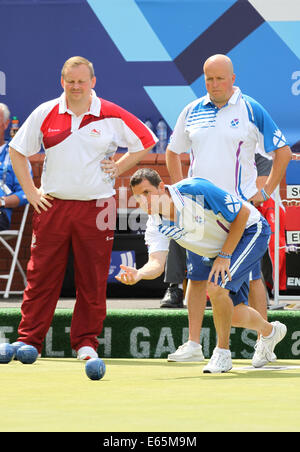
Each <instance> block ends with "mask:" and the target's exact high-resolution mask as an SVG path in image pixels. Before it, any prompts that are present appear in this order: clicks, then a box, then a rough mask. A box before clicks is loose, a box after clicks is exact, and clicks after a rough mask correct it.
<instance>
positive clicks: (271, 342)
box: [252, 321, 287, 367]
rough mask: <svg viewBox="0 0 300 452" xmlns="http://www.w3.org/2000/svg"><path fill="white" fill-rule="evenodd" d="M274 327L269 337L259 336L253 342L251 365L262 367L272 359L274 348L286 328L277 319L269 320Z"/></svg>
mask: <svg viewBox="0 0 300 452" xmlns="http://www.w3.org/2000/svg"><path fill="white" fill-rule="evenodd" d="M271 324H272V325H273V328H274V334H273V336H272V337H270V338H265V337H262V336H261V337H260V339H259V341H258V342H257V343H256V344H255V353H254V355H253V358H252V366H253V367H262V366H264V365H265V364H267V363H268V362H273V361H274V353H273V352H274V348H275V346H276V345H277V344H278V342H280V341H281V340H282V339H283V338H284V336H285V335H286V332H287V328H286V326H285V325H284V324H283V323H280V322H278V321H276V322H271Z"/></svg>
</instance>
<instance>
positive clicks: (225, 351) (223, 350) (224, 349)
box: [216, 347, 231, 355]
mask: <svg viewBox="0 0 300 452" xmlns="http://www.w3.org/2000/svg"><path fill="white" fill-rule="evenodd" d="M216 350H217V351H218V352H221V353H227V354H230V355H231V351H230V350H228V349H227V348H220V347H216Z"/></svg>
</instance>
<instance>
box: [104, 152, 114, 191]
mask: <svg viewBox="0 0 300 452" xmlns="http://www.w3.org/2000/svg"><path fill="white" fill-rule="evenodd" d="M115 151H116V149H115V146H114V145H113V144H110V145H109V146H108V148H107V150H106V151H105V153H104V160H109V159H110V157H113V156H114V154H115ZM114 179H115V178H114V177H111V175H110V174H109V173H103V180H104V182H106V183H112V182H113V181H114Z"/></svg>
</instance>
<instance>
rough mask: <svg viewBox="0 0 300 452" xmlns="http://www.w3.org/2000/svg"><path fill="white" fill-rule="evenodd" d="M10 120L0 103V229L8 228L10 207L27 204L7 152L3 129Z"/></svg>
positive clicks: (8, 113)
mask: <svg viewBox="0 0 300 452" xmlns="http://www.w3.org/2000/svg"><path fill="white" fill-rule="evenodd" d="M9 122H10V112H9V109H8V107H7V105H5V104H3V103H0V230H1V231H3V230H5V229H9V227H10V223H11V216H12V209H13V208H15V207H18V206H22V205H24V204H27V202H28V201H27V199H26V196H25V194H24V192H23V190H22V187H21V185H20V184H19V182H18V179H17V177H16V175H15V173H14V170H13V167H12V165H11V161H10V158H9V153H8V148H9V145H8V142H6V141H5V131H6V130H7V128H8V126H9Z"/></svg>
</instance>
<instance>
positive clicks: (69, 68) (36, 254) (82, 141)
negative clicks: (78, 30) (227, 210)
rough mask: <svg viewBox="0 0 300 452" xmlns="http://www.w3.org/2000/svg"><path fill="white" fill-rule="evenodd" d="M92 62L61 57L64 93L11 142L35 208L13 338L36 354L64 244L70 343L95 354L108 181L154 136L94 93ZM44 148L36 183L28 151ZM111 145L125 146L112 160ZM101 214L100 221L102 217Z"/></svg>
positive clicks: (101, 312) (112, 209)
mask: <svg viewBox="0 0 300 452" xmlns="http://www.w3.org/2000/svg"><path fill="white" fill-rule="evenodd" d="M95 84H96V77H95V75H94V69H93V65H92V63H91V62H89V61H88V60H86V59H85V58H83V57H72V58H70V59H68V60H67V61H66V62H65V64H64V66H63V68H62V76H61V85H62V87H63V89H64V92H63V94H62V95H61V96H60V97H59V98H58V99H54V100H50V101H48V102H45V103H43V104H41V105H40V106H38V107H37V108H36V109H35V110H34V111H33V112H32V113H31V114H30V116H29V117H28V118H27V120H26V121H25V122H24V124H23V125H22V127H21V128H20V130H19V131H18V133H17V134H16V136H15V137H14V138H13V140H12V141H11V143H10V156H11V160H12V164H13V167H14V170H15V172H16V175H17V177H18V180H19V181H20V184H21V186H22V188H23V190H24V192H25V194H26V196H27V199H28V201H29V202H30V203H31V204H32V206H33V207H34V210H35V211H34V216H33V236H32V244H31V258H30V261H29V263H28V269H27V281H28V283H27V287H26V289H25V292H24V299H23V304H22V309H21V311H22V319H21V322H20V325H19V329H18V333H19V337H18V340H19V341H21V342H24V343H26V344H30V345H34V346H35V347H36V348H37V349H38V351H39V352H41V349H42V343H43V340H44V338H45V335H46V333H47V331H48V329H49V327H50V325H51V321H52V317H53V314H54V310H55V307H56V304H57V301H58V298H59V295H60V291H61V286H62V283H63V278H64V274H65V269H66V265H67V260H68V254H69V249H70V246H71V245H72V249H73V254H74V271H75V284H76V305H75V308H74V313H73V318H72V325H71V346H72V348H73V349H74V350H76V351H77V357H78V358H79V359H89V358H94V357H97V356H98V355H97V347H98V340H97V336H98V335H99V334H100V333H101V330H102V325H103V321H104V319H105V316H106V284H107V276H108V271H109V264H110V256H111V250H112V245H113V236H114V221H104V219H105V217H106V216H107V215H108V216H109V217H110V218H113V219H115V217H116V206H115V202H114V195H115V190H114V179H115V178H116V177H118V176H119V175H120V174H122V173H124V172H125V171H127V170H128V169H130V168H132V167H133V166H134V165H135V164H136V163H138V162H139V161H140V160H141V159H142V158H143V157H144V156H145V155H146V154H147V153H148V152H149V151H150V150H151V148H152V147H153V146H154V145H155V143H156V142H157V138H156V137H155V135H154V134H153V133H152V132H151V130H150V129H148V128H147V127H146V126H145V125H144V124H143V123H142V122H141V121H140V120H139V119H138V118H136V117H135V116H134V115H132V114H131V113H129V112H127V111H126V110H124V109H122V108H121V107H119V106H118V105H116V104H113V103H111V102H108V101H106V100H104V99H101V98H99V97H97V96H96V93H95V92H94V91H93V88H94V87H95ZM41 145H42V146H43V147H44V150H45V162H44V168H43V174H42V178H41V187H40V188H37V187H36V186H35V185H34V183H33V180H32V178H31V176H30V173H29V171H28V165H27V157H30V156H31V155H33V154H35V153H37V152H39V151H40V148H41ZM118 147H123V148H124V147H125V148H127V149H128V151H127V153H125V154H124V155H123V156H122V157H121V158H120V159H119V160H118V161H117V162H114V160H113V158H112V155H113V153H114V152H115V151H116V150H117V148H118ZM102 218H103V221H101V220H102Z"/></svg>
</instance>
